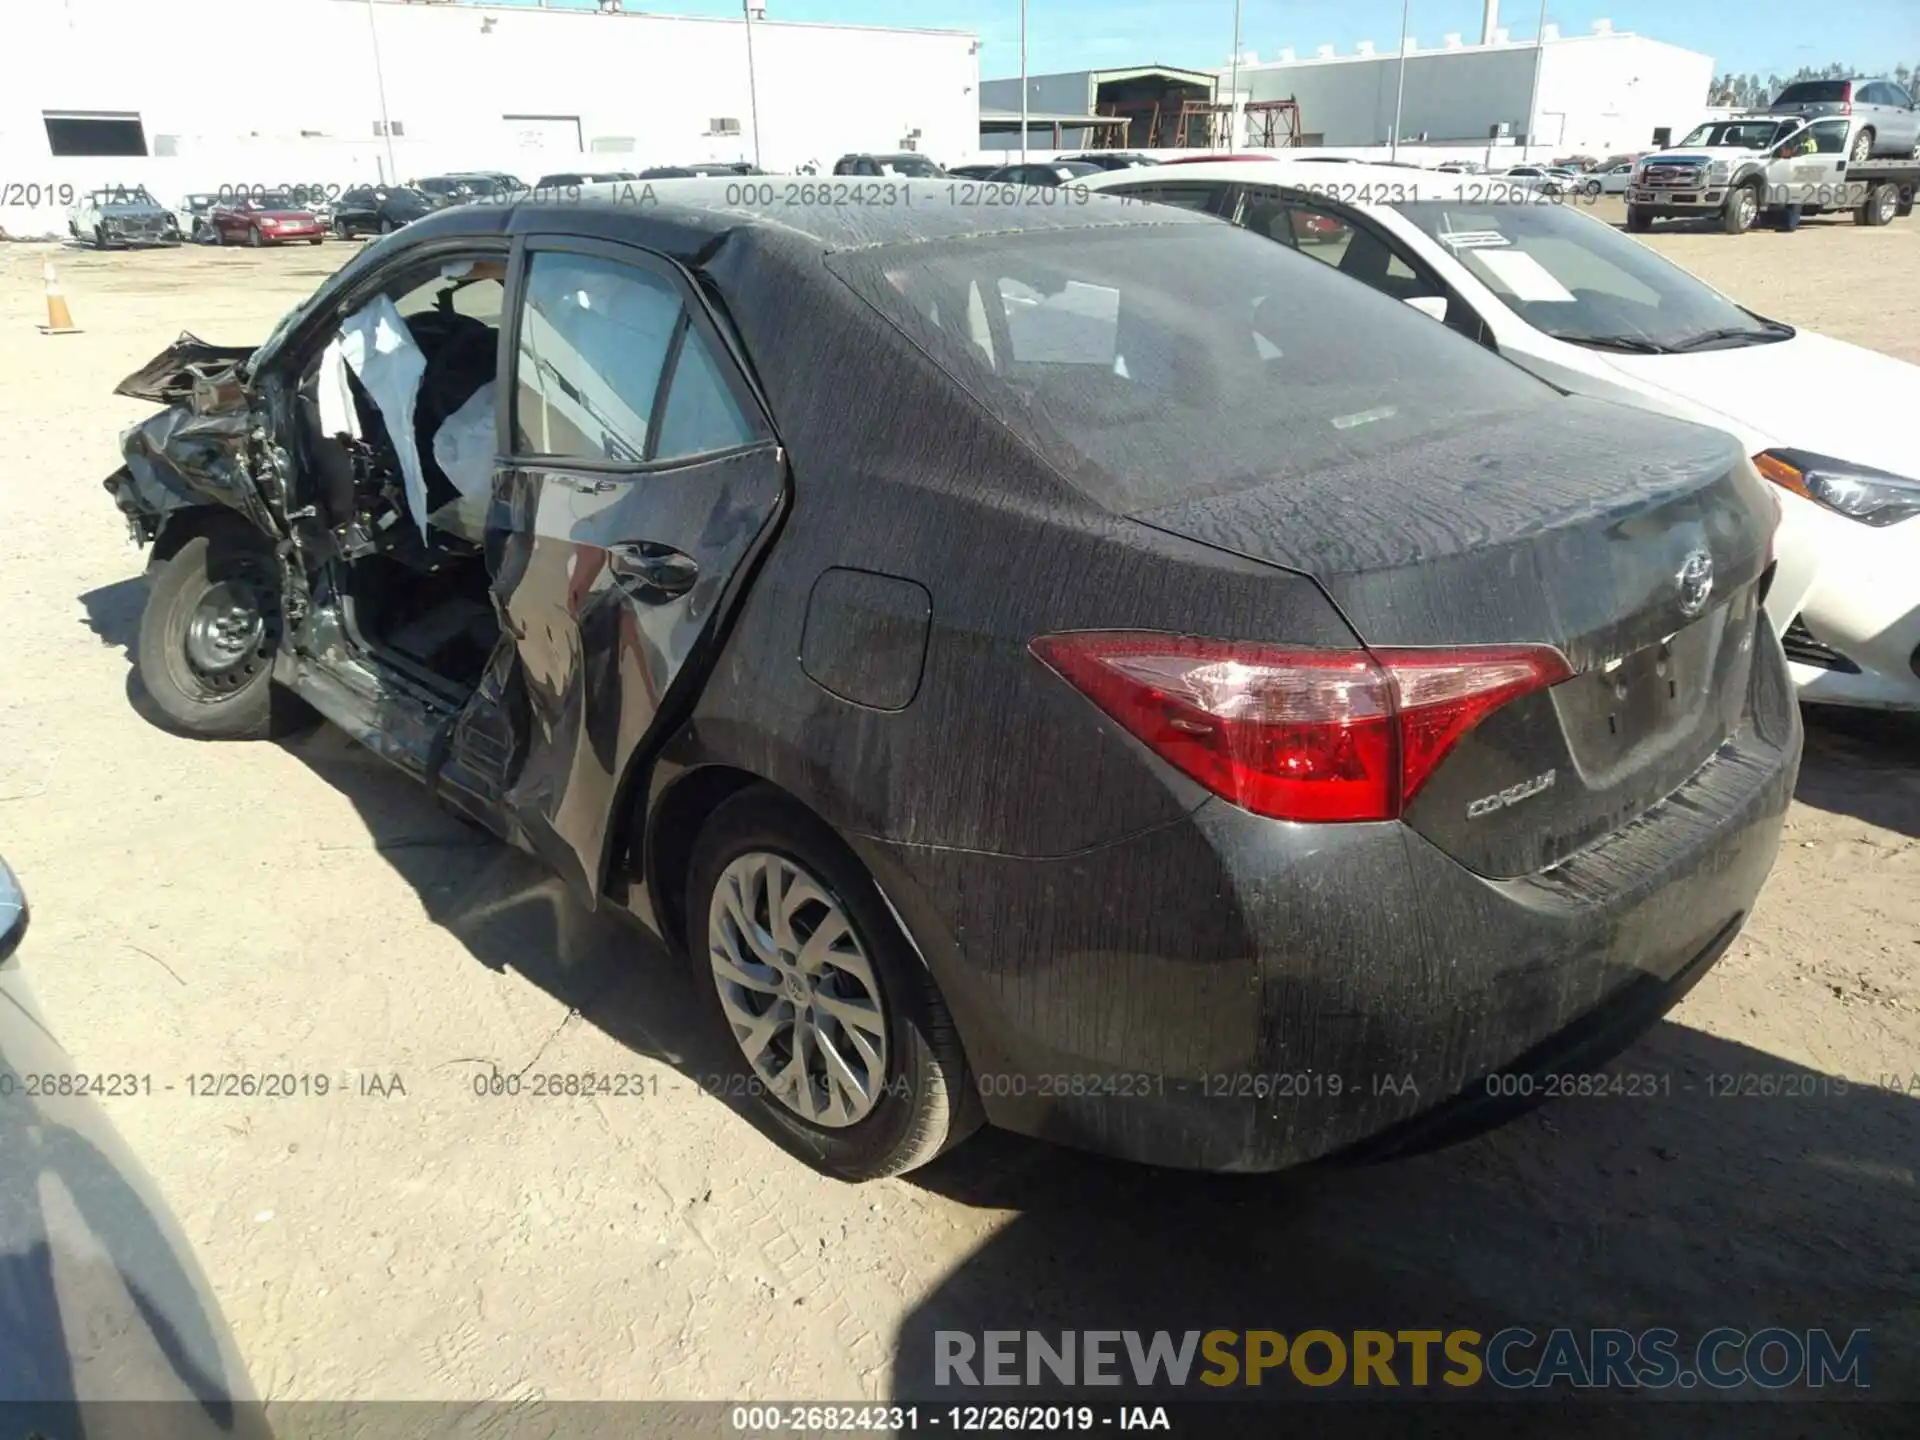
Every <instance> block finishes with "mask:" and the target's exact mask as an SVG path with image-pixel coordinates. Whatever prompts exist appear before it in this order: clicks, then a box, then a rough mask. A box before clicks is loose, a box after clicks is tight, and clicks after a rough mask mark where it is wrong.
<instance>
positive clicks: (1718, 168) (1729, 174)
mask: <svg viewBox="0 0 1920 1440" xmlns="http://www.w3.org/2000/svg"><path fill="white" fill-rule="evenodd" d="M1732 178H1733V167H1732V166H1731V165H1729V164H1728V163H1727V162H1726V161H1724V160H1716V161H1714V162H1713V163H1712V164H1711V165H1709V166H1708V167H1707V180H1708V182H1709V183H1710V184H1714V185H1724V184H1726V183H1727V181H1728V180H1730V179H1732Z"/></svg>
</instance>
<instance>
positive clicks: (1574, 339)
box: [1542, 330, 1671, 355]
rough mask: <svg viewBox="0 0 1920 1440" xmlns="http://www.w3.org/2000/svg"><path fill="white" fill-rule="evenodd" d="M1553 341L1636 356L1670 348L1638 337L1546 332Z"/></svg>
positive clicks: (1576, 332) (1574, 331) (1665, 350)
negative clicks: (1562, 341) (1627, 352)
mask: <svg viewBox="0 0 1920 1440" xmlns="http://www.w3.org/2000/svg"><path fill="white" fill-rule="evenodd" d="M1542 333H1543V334H1546V335H1551V336H1552V337H1553V338H1554V339H1555V340H1564V341H1566V342H1567V343H1568V344H1569V345H1585V346H1587V347H1588V348H1589V349H1593V350H1629V351H1632V352H1633V353H1634V354H1636V355H1664V354H1666V353H1667V351H1668V350H1669V349H1670V348H1671V347H1669V346H1666V345H1660V344H1657V343H1655V342H1654V341H1652V340H1647V339H1643V338H1642V337H1641V336H1638V335H1583V334H1581V333H1580V332H1579V331H1576V330H1547V331H1543V332H1542Z"/></svg>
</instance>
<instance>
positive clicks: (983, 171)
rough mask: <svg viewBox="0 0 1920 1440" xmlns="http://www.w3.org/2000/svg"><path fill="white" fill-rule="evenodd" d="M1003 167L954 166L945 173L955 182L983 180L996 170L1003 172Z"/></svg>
mask: <svg viewBox="0 0 1920 1440" xmlns="http://www.w3.org/2000/svg"><path fill="white" fill-rule="evenodd" d="M1005 168H1006V167H1005V166H1004V165H997V164H996V165H955V166H953V167H952V168H951V169H949V170H948V171H947V174H948V176H949V177H950V178H952V179H955V180H984V179H986V178H987V177H988V176H989V175H991V174H993V172H994V171H996V170H1004V169H1005Z"/></svg>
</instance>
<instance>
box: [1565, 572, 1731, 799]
mask: <svg viewBox="0 0 1920 1440" xmlns="http://www.w3.org/2000/svg"><path fill="white" fill-rule="evenodd" d="M1755 615H1756V610H1755V597H1754V590H1753V587H1752V586H1747V587H1746V588H1745V589H1743V590H1742V591H1741V592H1740V593H1739V594H1738V595H1735V596H1733V597H1731V598H1730V599H1729V600H1728V601H1727V602H1726V603H1724V604H1722V605H1719V606H1716V607H1715V608H1714V609H1712V610H1710V611H1708V612H1707V613H1706V614H1705V615H1702V616H1701V617H1700V618H1699V619H1698V620H1695V621H1694V622H1692V623H1691V624H1690V625H1688V626H1686V627H1685V628H1684V629H1682V630H1680V631H1678V632H1677V633H1675V634H1673V635H1670V636H1668V637H1667V638H1666V639H1665V640H1662V641H1659V642H1657V643H1655V644H1652V645H1647V646H1643V647H1642V648H1641V649H1639V650H1636V651H1634V652H1633V653H1632V654H1630V655H1625V656H1621V657H1620V658H1619V659H1617V660H1614V661H1612V662H1609V663H1608V664H1606V665H1602V666H1598V667H1596V668H1594V669H1592V670H1589V671H1587V672H1586V673H1585V674H1582V675H1576V676H1575V677H1574V678H1573V679H1571V680H1568V681H1565V682H1563V683H1561V684H1559V685H1556V686H1555V687H1554V688H1553V692H1552V693H1553V697H1554V705H1555V708H1556V709H1557V710H1558V711H1559V716H1560V724H1561V727H1562V730H1563V732H1564V734H1565V735H1566V739H1567V744H1568V748H1569V750H1570V751H1571V752H1572V758H1573V760H1574V763H1575V765H1576V766H1577V767H1578V768H1579V770H1580V771H1581V773H1582V775H1583V776H1584V777H1585V778H1586V781H1587V783H1588V785H1589V786H1591V787H1595V788H1602V789H1604V788H1606V787H1607V786H1608V785H1609V784H1611V783H1612V782H1613V781H1614V780H1616V779H1618V778H1620V777H1621V776H1622V774H1623V773H1624V772H1631V771H1633V770H1637V769H1639V768H1641V767H1642V766H1644V765H1646V764H1648V763H1650V762H1651V761H1652V760H1653V759H1654V758H1655V757H1656V756H1658V755H1661V754H1664V753H1665V752H1667V751H1669V750H1671V749H1674V748H1676V747H1686V748H1689V749H1692V750H1695V751H1697V752H1698V755H1699V758H1700V759H1701V760H1702V761H1704V760H1705V759H1706V757H1707V756H1708V755H1710V754H1712V753H1713V751H1714V750H1715V749H1716V748H1717V747H1718V746H1719V745H1720V743H1721V742H1722V741H1723V740H1724V739H1725V738H1726V737H1727V735H1728V734H1729V733H1730V732H1731V729H1732V727H1733V725H1734V724H1735V722H1736V721H1737V720H1738V717H1739V711H1740V700H1741V697H1743V696H1744V695H1745V693H1746V684H1747V670H1748V667H1749V666H1750V664H1751V662H1752V655H1753V636H1754V623H1755Z"/></svg>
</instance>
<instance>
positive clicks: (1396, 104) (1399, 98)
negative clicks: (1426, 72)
mask: <svg viewBox="0 0 1920 1440" xmlns="http://www.w3.org/2000/svg"><path fill="white" fill-rule="evenodd" d="M1410 3H1411V0H1400V76H1399V78H1398V79H1397V80H1396V81H1395V82H1394V86H1393V134H1392V135H1391V136H1389V137H1388V140H1387V158H1388V159H1389V160H1398V159H1399V158H1400V114H1401V108H1402V107H1403V106H1404V105H1405V104H1406V100H1407V6H1408V5H1409V4H1410Z"/></svg>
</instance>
